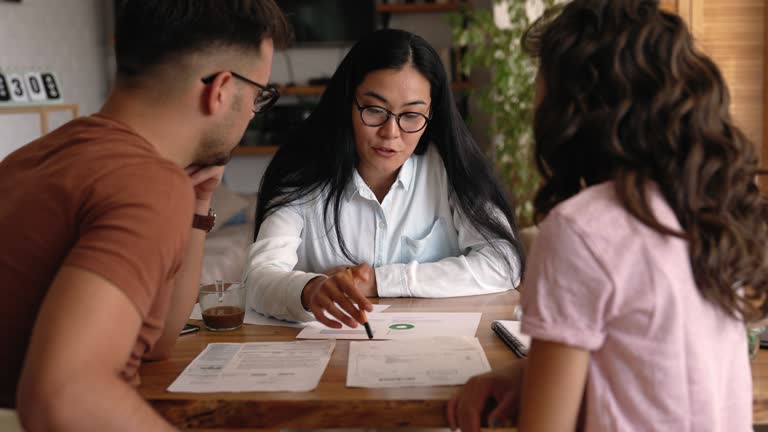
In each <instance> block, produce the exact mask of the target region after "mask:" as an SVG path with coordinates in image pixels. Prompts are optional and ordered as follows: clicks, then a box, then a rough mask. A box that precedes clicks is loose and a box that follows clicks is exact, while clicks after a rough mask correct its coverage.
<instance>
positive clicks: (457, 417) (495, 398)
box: [447, 360, 525, 432]
mask: <svg viewBox="0 0 768 432" xmlns="http://www.w3.org/2000/svg"><path fill="white" fill-rule="evenodd" d="M524 366H525V361H524V360H520V361H516V362H515V363H514V364H513V365H511V366H510V367H507V368H505V369H501V370H498V371H494V372H489V373H486V374H483V375H478V376H475V377H472V379H470V380H469V381H467V383H466V384H465V385H464V387H463V388H462V389H461V391H460V392H459V393H458V394H457V395H456V396H454V397H453V398H452V399H451V400H450V401H448V409H447V415H448V424H449V425H450V427H451V429H452V430H456V428H460V429H461V431H462V432H478V431H479V430H480V427H481V423H484V422H483V420H484V418H483V417H484V416H485V413H486V411H487V410H488V407H492V408H491V411H490V413H489V414H488V417H487V424H488V425H490V426H491V427H499V426H502V425H511V424H512V419H513V418H514V417H515V415H516V414H517V410H518V407H519V404H520V390H521V388H522V377H523V369H524Z"/></svg>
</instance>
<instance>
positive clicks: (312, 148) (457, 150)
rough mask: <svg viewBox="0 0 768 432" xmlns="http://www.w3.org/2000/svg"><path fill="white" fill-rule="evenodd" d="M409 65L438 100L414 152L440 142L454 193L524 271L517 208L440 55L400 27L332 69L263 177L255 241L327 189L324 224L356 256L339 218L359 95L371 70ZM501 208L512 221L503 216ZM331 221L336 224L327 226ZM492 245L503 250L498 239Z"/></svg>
mask: <svg viewBox="0 0 768 432" xmlns="http://www.w3.org/2000/svg"><path fill="white" fill-rule="evenodd" d="M407 65H413V67H414V68H416V69H417V70H418V71H419V72H420V73H421V74H422V75H423V76H424V77H425V78H426V79H427V81H429V84H430V96H431V98H432V108H431V109H432V120H431V121H430V122H429V124H428V126H427V128H426V130H425V132H424V134H423V135H422V137H421V140H420V141H419V143H418V145H417V147H416V150H415V153H416V154H423V153H424V152H425V151H426V150H427V146H430V145H433V146H435V147H436V148H437V150H438V152H439V153H440V156H441V157H442V159H443V162H444V164H445V170H446V172H447V175H448V181H449V184H450V188H451V190H450V194H451V197H452V198H453V200H454V202H455V203H456V204H457V206H458V207H459V210H460V211H461V212H462V213H463V214H464V215H465V216H466V217H467V218H468V220H469V221H470V222H471V223H473V225H474V226H475V227H476V228H477V229H478V230H479V231H480V233H481V234H482V235H483V237H485V238H486V239H488V240H490V239H493V238H497V239H503V240H506V241H507V242H509V244H510V245H511V246H512V248H513V249H514V250H515V251H516V252H517V259H519V265H520V271H521V273H522V271H523V268H524V256H523V250H522V247H521V246H520V243H519V242H518V236H517V226H516V224H515V219H514V213H513V212H512V209H511V206H510V204H509V203H508V201H507V199H506V198H505V194H504V192H503V191H502V187H501V186H500V184H499V183H498V181H497V180H496V179H495V177H494V176H493V170H492V167H491V165H490V163H489V161H488V160H487V159H486V157H485V156H484V155H483V153H482V152H481V151H480V149H479V148H478V146H477V144H476V143H475V141H474V140H473V139H472V137H471V136H470V134H469V131H468V130H467V127H466V125H465V124H464V121H463V120H462V118H461V116H460V115H459V113H458V111H457V109H456V104H455V102H454V99H453V95H452V94H451V89H450V87H449V83H448V80H447V78H446V74H445V69H444V68H443V64H442V62H441V61H440V57H439V56H438V54H437V52H435V50H434V49H433V48H432V47H431V46H430V45H429V44H428V43H427V42H426V41H425V40H424V39H422V38H421V37H419V36H417V35H414V34H411V33H409V32H406V31H402V30H393V29H386V30H379V31H376V32H373V33H371V34H369V35H368V36H366V37H365V38H363V39H362V40H360V41H359V42H357V43H356V44H355V45H354V46H353V47H352V49H351V50H350V51H349V53H348V54H347V56H346V57H345V58H344V60H342V62H341V64H340V65H339V67H338V69H337V70H336V72H335V73H334V75H333V77H332V78H331V81H330V83H329V85H328V87H327V89H326V90H325V93H324V94H323V96H322V97H321V99H320V102H319V104H318V106H317V108H315V110H314V111H313V112H312V114H311V115H310V116H309V118H307V120H306V121H305V122H304V123H303V124H302V126H301V127H300V129H299V130H298V131H297V133H296V135H295V136H294V137H293V139H291V140H288V142H286V143H285V144H283V145H281V146H280V149H279V150H278V151H277V153H276V154H275V156H274V158H273V159H272V161H271V162H270V164H269V166H268V167H267V170H266V172H265V174H264V178H263V179H262V183H261V187H260V191H259V199H258V206H257V210H256V229H255V234H254V235H255V237H254V240H255V238H256V237H258V233H259V229H260V227H261V224H262V223H263V222H264V219H265V218H266V217H267V216H269V215H270V214H271V213H273V212H274V211H276V210H277V209H279V208H281V207H283V206H286V205H288V204H290V203H293V202H296V201H298V200H302V199H309V198H311V197H314V196H322V194H320V195H314V194H315V193H316V192H320V191H322V192H326V193H327V195H325V196H327V199H326V201H325V203H324V204H325V205H324V219H325V223H326V229H327V230H328V232H331V230H335V233H336V236H337V238H338V241H339V245H340V247H341V249H342V250H341V252H342V253H343V254H344V256H345V257H346V258H347V259H349V260H350V261H352V262H357V259H355V258H354V257H352V256H351V253H350V252H349V250H348V249H347V247H346V244H345V242H344V239H343V238H342V235H341V229H340V225H341V224H340V220H339V218H340V214H341V212H340V208H341V205H342V194H343V192H344V188H345V186H346V185H347V183H348V182H349V181H350V180H351V179H352V175H353V173H354V170H355V167H356V164H357V153H356V151H355V141H354V135H353V130H352V115H351V109H352V103H353V97H354V95H355V90H356V89H357V87H358V86H359V85H360V83H361V82H362V81H363V80H364V78H365V76H366V75H367V74H369V73H371V72H373V71H377V70H382V69H395V70H399V69H402V68H403V67H405V66H407ZM497 209H498V210H497ZM498 211H501V212H502V213H503V214H504V217H505V218H506V221H500V220H499V218H498V216H497V215H498V213H497V212H498ZM331 220H332V221H333V226H328V223H329V221H331ZM505 222H506V224H509V226H507V225H506V224H505ZM491 245H492V246H493V247H494V248H496V250H498V251H500V252H501V249H499V245H497V244H496V242H491ZM508 255H509V250H507V251H504V252H503V253H502V256H504V257H507V259H508V264H509V265H510V266H511V265H513V263H512V262H510V261H509V258H510V257H509V256H508Z"/></svg>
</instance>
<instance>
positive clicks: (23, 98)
mask: <svg viewBox="0 0 768 432" xmlns="http://www.w3.org/2000/svg"><path fill="white" fill-rule="evenodd" d="M8 87H9V90H10V92H11V100H12V101H14V102H27V101H28V100H29V96H27V88H26V86H25V85H24V80H23V79H22V77H21V75H19V74H16V73H11V74H8Z"/></svg>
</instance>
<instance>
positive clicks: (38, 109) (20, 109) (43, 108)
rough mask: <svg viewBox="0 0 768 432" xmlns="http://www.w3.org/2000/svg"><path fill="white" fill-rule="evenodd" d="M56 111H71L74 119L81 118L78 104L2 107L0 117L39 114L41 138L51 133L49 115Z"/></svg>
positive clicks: (10, 105)
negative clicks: (4, 115)
mask: <svg viewBox="0 0 768 432" xmlns="http://www.w3.org/2000/svg"><path fill="white" fill-rule="evenodd" d="M56 111H69V112H70V113H72V118H73V119H75V118H77V117H79V116H80V108H79V107H78V105H77V104H51V105H42V104H41V105H31V104H8V105H0V115H3V114H37V115H38V117H39V118H40V136H43V135H45V134H47V133H48V132H50V131H51V128H50V126H49V124H48V114H50V113H52V112H56Z"/></svg>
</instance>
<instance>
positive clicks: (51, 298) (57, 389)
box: [0, 0, 288, 431]
mask: <svg viewBox="0 0 768 432" xmlns="http://www.w3.org/2000/svg"><path fill="white" fill-rule="evenodd" d="M120 3H121V4H122V6H121V8H120V9H119V10H118V11H117V14H116V16H117V25H116V34H115V41H116V45H115V49H116V57H117V65H118V74H117V79H116V84H115V87H114V88H113V90H112V93H111V94H110V96H109V98H108V100H107V101H106V103H105V105H104V106H103V107H102V109H101V111H100V112H99V113H98V114H95V115H92V116H90V117H84V118H80V119H76V120H74V121H72V122H70V123H68V124H66V125H64V126H62V127H61V128H59V129H57V130H56V131H54V132H52V133H50V134H49V135H47V136H44V137H42V138H40V139H38V140H37V141H34V142H32V143H30V144H28V145H26V146H24V147H22V148H21V149H19V150H17V151H16V152H14V153H12V154H10V155H9V156H8V157H7V158H6V159H4V160H3V161H2V162H0V176H2V178H3V181H2V182H0V196H2V200H0V238H2V244H3V247H2V248H0V280H1V281H2V292H3V294H4V295H3V301H2V302H0V341H2V344H3V346H2V349H0V407H11V408H16V409H17V412H18V414H19V418H20V419H21V421H22V424H23V426H24V428H25V429H27V430H30V431H34V430H103V431H106V430H109V431H115V430H128V431H137V430H171V427H170V425H169V424H168V423H166V422H165V421H164V420H163V419H162V418H160V417H159V416H158V415H157V414H156V413H155V412H154V411H153V410H152V409H151V408H150V407H149V405H147V404H146V403H145V402H144V401H143V400H142V399H141V397H140V396H139V395H138V393H137V392H136V391H135V389H134V388H133V387H132V386H131V385H132V384H133V385H135V384H136V383H138V381H139V377H138V376H137V369H138V367H139V365H140V363H141V361H142V360H143V359H157V358H163V357H165V356H167V355H168V353H169V352H170V350H171V349H172V348H173V345H174V342H175V340H176V338H177V336H178V334H179V330H180V329H181V327H182V326H183V324H184V323H185V322H186V320H187V318H188V317H189V314H190V311H191V309H192V306H193V304H194V303H195V298H196V294H197V287H198V282H199V277H200V264H201V260H202V250H203V241H204V238H205V230H206V229H210V226H211V220H210V219H211V217H209V216H210V215H209V206H210V199H211V194H212V192H213V190H214V189H215V188H216V186H217V185H218V184H219V182H220V179H221V176H222V174H223V165H224V164H225V163H226V162H227V161H228V160H229V156H230V153H231V151H232V149H233V148H234V146H235V145H236V144H237V142H238V141H239V139H240V137H241V136H242V134H243V132H244V130H245V128H246V126H247V124H248V122H249V121H250V119H251V118H252V117H253V115H254V113H256V112H259V111H263V110H265V109H267V108H269V106H271V104H272V103H274V101H275V100H276V99H277V97H278V94H277V92H276V91H274V90H272V89H271V88H267V87H266V83H267V81H268V80H269V72H270V67H271V63H272V51H273V44H274V43H283V42H284V40H285V37H286V35H287V34H288V29H287V25H286V23H285V19H284V17H283V15H282V14H281V12H280V10H279V9H278V8H277V6H275V4H274V2H273V0H252V1H241V0H195V1H193V2H192V1H189V0H163V1H161V2H155V1H143V0H127V1H123V2H120ZM193 215H197V216H194V217H193ZM195 228H197V229H195Z"/></svg>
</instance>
